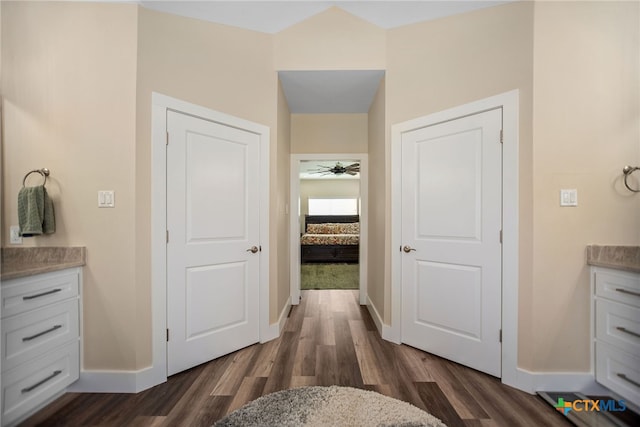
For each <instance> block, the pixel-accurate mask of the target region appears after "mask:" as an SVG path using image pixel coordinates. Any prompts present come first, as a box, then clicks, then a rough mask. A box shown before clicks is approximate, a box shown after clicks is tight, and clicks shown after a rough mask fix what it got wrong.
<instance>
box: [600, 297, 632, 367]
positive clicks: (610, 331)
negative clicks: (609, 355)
mask: <svg viewBox="0 0 640 427" xmlns="http://www.w3.org/2000/svg"><path fill="white" fill-rule="evenodd" d="M596 340H602V341H606V342H608V343H609V344H613V345H615V346H616V347H619V348H620V349H622V350H624V351H627V352H629V353H631V354H640V308H638V307H633V306H629V305H626V304H620V303H617V302H613V301H609V300H606V299H598V300H596Z"/></svg>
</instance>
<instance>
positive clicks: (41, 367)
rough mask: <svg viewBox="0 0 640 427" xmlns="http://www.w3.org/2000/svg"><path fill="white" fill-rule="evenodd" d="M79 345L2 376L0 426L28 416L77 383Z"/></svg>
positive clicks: (59, 350) (48, 355)
mask: <svg viewBox="0 0 640 427" xmlns="http://www.w3.org/2000/svg"><path fill="white" fill-rule="evenodd" d="M79 349H80V344H79V343H78V342H74V343H73V344H67V345H65V346H63V347H61V348H58V349H56V350H55V351H52V352H50V353H49V354H47V355H46V357H41V358H39V359H35V360H32V361H30V362H28V363H25V364H23V365H20V366H19V367H17V368H15V369H12V370H9V371H6V372H4V373H3V375H2V391H3V395H4V399H3V400H2V425H9V424H11V423H13V422H15V421H16V420H18V419H20V418H21V417H23V416H24V415H26V414H29V413H30V412H32V411H33V410H34V409H36V408H38V407H39V406H40V405H42V404H44V403H46V402H47V401H48V400H49V399H51V398H52V397H53V396H55V395H56V394H58V393H59V392H61V391H63V390H64V389H65V388H66V387H67V386H68V385H69V384H71V383H73V382H74V381H76V380H77V379H78V377H79V373H80V360H79V359H80V358H79V354H80V351H79Z"/></svg>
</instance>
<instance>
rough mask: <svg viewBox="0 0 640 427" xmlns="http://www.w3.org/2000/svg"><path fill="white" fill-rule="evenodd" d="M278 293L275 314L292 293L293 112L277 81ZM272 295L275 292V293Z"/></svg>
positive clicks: (274, 308) (272, 312)
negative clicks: (291, 193) (291, 197)
mask: <svg viewBox="0 0 640 427" xmlns="http://www.w3.org/2000/svg"><path fill="white" fill-rule="evenodd" d="M277 134H278V137H277V138H278V145H277V150H278V163H277V169H278V171H277V173H278V201H277V210H278V216H277V221H278V233H277V236H278V254H279V255H278V259H277V262H278V294H277V298H276V301H275V305H274V306H273V307H271V314H272V316H275V315H279V314H280V312H281V311H282V309H283V307H285V306H286V304H287V302H288V301H289V296H290V294H291V288H290V283H289V280H290V279H289V276H290V271H289V270H290V269H289V259H290V258H289V218H290V217H289V215H290V214H289V212H290V209H289V195H290V194H289V193H290V188H289V187H290V183H291V176H290V175H291V173H290V170H291V160H290V159H291V113H290V112H289V106H288V105H287V99H286V98H285V96H284V92H283V91H282V86H281V85H280V83H279V82H278V129H277ZM272 295H273V294H272Z"/></svg>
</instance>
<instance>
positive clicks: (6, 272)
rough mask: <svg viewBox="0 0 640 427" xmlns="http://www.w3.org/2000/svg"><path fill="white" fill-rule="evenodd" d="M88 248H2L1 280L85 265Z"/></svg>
mask: <svg viewBox="0 0 640 427" xmlns="http://www.w3.org/2000/svg"><path fill="white" fill-rule="evenodd" d="M86 257H87V249H86V248H85V247H82V246H74V247H31V248H2V256H1V259H2V266H1V269H2V270H1V271H0V279H1V280H9V279H16V278H18V277H25V276H32V275H34V274H40V273H48V272H50V271H57V270H63V269H65V268H71V267H80V266H83V265H85V263H86Z"/></svg>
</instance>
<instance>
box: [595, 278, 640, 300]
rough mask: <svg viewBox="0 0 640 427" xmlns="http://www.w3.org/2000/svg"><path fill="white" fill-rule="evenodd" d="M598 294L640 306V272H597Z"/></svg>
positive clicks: (596, 285) (596, 290) (596, 286)
mask: <svg viewBox="0 0 640 427" xmlns="http://www.w3.org/2000/svg"><path fill="white" fill-rule="evenodd" d="M595 288H596V289H595V292H596V296H598V297H602V298H607V299H610V300H613V301H618V302H621V303H624V304H629V305H633V306H636V307H640V274H631V273H624V272H619V273H611V272H605V271H596V272H595Z"/></svg>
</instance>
